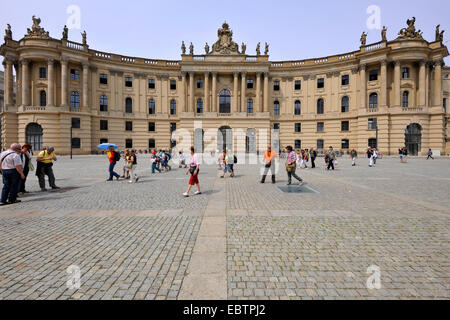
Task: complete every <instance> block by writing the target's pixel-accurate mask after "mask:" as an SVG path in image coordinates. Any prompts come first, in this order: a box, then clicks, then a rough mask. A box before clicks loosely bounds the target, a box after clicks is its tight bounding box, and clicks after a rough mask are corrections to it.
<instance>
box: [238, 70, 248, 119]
mask: <svg viewBox="0 0 450 320" xmlns="http://www.w3.org/2000/svg"><path fill="white" fill-rule="evenodd" d="M241 76H242V79H241V110H240V112H246V111H247V110H246V107H245V105H246V103H245V100H246V99H245V98H246V92H245V90H246V89H247V74H246V73H245V72H242V74H241Z"/></svg>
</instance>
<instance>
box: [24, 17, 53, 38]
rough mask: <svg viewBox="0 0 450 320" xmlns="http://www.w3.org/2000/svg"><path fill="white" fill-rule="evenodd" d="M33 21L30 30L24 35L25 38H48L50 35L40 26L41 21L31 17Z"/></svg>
mask: <svg viewBox="0 0 450 320" xmlns="http://www.w3.org/2000/svg"><path fill="white" fill-rule="evenodd" d="M32 19H33V26H32V27H31V29H30V28H27V34H26V35H25V37H26V38H49V37H50V35H49V33H48V31H45V30H44V28H42V27H41V26H40V24H41V19H40V18H36V16H33V17H32Z"/></svg>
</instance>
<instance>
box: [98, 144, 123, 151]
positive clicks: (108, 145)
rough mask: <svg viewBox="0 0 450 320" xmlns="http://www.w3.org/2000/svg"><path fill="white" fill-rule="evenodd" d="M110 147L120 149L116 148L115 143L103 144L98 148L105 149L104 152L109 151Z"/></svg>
mask: <svg viewBox="0 0 450 320" xmlns="http://www.w3.org/2000/svg"><path fill="white" fill-rule="evenodd" d="M109 147H113V148H114V149H117V148H118V146H116V145H115V144H113V143H102V144H99V145H98V146H97V148H99V149H103V150H108V148H109Z"/></svg>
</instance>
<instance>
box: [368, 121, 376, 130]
mask: <svg viewBox="0 0 450 320" xmlns="http://www.w3.org/2000/svg"><path fill="white" fill-rule="evenodd" d="M368 128H369V130H376V129H377V118H369V120H368Z"/></svg>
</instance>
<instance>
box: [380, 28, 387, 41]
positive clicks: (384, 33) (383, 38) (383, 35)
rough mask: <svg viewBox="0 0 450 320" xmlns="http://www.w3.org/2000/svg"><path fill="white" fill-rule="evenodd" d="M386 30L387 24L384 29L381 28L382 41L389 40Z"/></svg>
mask: <svg viewBox="0 0 450 320" xmlns="http://www.w3.org/2000/svg"><path fill="white" fill-rule="evenodd" d="M386 32H387V29H386V27H385V26H383V29H382V30H381V41H387V38H386Z"/></svg>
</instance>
